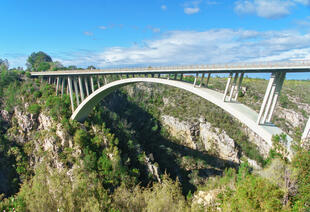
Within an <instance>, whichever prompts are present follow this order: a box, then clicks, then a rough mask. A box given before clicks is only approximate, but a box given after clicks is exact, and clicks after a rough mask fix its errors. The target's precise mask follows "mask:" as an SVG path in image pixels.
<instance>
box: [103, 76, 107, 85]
mask: <svg viewBox="0 0 310 212" xmlns="http://www.w3.org/2000/svg"><path fill="white" fill-rule="evenodd" d="M103 78H104V84H105V85H106V84H108V81H107V77H106V76H103Z"/></svg>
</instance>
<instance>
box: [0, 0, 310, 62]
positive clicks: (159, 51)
mask: <svg viewBox="0 0 310 212" xmlns="http://www.w3.org/2000/svg"><path fill="white" fill-rule="evenodd" d="M0 20H1V27H0V58H2V59H5V58H6V59H8V60H9V62H10V66H11V67H16V66H25V62H26V59H27V57H28V56H29V55H30V54H31V53H32V52H36V51H44V52H46V53H47V54H49V55H50V56H51V57H52V58H53V60H54V61H56V60H57V61H60V62H61V63H62V64H64V65H77V66H81V67H85V66H88V65H95V66H97V67H110V66H118V67H119V66H121V67H122V66H134V65H141V66H142V65H167V64H210V63H232V62H262V61H281V60H292V59H293V60H300V59H308V60H310V0H236V1H234V0H194V1H187V0H184V1H180V0H178V1H177V0H131V1H128V0H87V1H86V0H66V1H65V0H53V1H52V0H27V1H26V0H2V1H1V7H0Z"/></svg>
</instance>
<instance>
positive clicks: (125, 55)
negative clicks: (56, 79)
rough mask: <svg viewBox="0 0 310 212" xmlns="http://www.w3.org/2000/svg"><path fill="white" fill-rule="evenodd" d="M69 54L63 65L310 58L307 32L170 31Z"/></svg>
mask: <svg viewBox="0 0 310 212" xmlns="http://www.w3.org/2000/svg"><path fill="white" fill-rule="evenodd" d="M68 55H69V54H68ZM70 55H73V56H68V58H66V59H63V60H61V62H62V63H63V64H64V65H69V64H70V65H72V64H76V65H79V66H87V65H90V64H94V65H95V66H98V67H108V66H129V65H139V64H141V65H145V66H148V65H169V64H170V65H171V64H212V63H231V62H252V61H273V60H289V59H294V58H310V33H309V34H300V33H298V32H295V31H268V32H259V31H250V30H232V29H217V30H208V31H203V32H197V31H171V32H168V33H165V34H163V35H162V36H161V37H160V38H159V39H154V40H147V41H144V42H143V45H133V46H131V47H118V46H115V47H111V48H107V49H106V50H105V51H103V52H96V53H90V52H87V53H85V52H80V53H75V54H72V53H70ZM57 59H58V58H57ZM58 60H59V59H58Z"/></svg>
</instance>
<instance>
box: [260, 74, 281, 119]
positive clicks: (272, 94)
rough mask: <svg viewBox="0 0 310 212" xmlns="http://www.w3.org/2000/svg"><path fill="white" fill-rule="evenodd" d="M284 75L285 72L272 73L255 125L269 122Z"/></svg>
mask: <svg viewBox="0 0 310 212" xmlns="http://www.w3.org/2000/svg"><path fill="white" fill-rule="evenodd" d="M285 75H286V73H285V72H277V73H272V75H271V77H270V80H269V83H268V86H267V90H266V93H265V96H264V100H263V104H262V106H261V109H260V111H259V114H258V119H257V124H266V123H267V122H270V121H271V118H272V115H273V112H274V109H275V106H276V103H277V100H278V98H279V95H280V92H281V89H282V85H283V82H284V79H285Z"/></svg>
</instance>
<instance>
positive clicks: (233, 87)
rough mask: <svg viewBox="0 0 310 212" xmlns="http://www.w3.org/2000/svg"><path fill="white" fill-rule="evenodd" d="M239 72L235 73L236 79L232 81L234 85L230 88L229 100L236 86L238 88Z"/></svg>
mask: <svg viewBox="0 0 310 212" xmlns="http://www.w3.org/2000/svg"><path fill="white" fill-rule="evenodd" d="M238 76H239V73H235V77H234V81H233V83H232V86H231V88H230V95H229V98H228V101H229V102H231V99H232V96H233V95H234V93H235V91H236V88H237V85H236V84H237V79H238Z"/></svg>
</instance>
